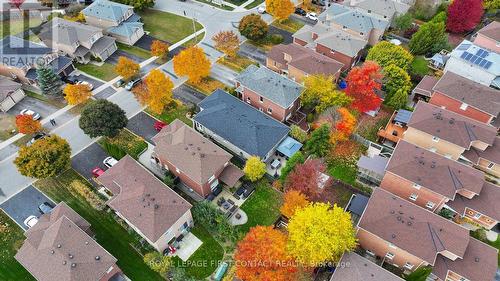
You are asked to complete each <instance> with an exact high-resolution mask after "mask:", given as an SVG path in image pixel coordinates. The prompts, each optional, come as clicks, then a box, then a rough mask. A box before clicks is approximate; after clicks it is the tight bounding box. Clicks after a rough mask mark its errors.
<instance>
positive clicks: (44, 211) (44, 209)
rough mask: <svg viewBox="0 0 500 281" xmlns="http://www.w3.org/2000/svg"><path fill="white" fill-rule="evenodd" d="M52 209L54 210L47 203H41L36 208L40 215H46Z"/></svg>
mask: <svg viewBox="0 0 500 281" xmlns="http://www.w3.org/2000/svg"><path fill="white" fill-rule="evenodd" d="M52 209H54V207H53V206H52V205H51V204H50V203H49V202H43V203H42V204H40V206H38V210H40V212H42V214H48V213H50V212H52Z"/></svg>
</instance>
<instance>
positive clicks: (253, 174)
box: [243, 156, 266, 181]
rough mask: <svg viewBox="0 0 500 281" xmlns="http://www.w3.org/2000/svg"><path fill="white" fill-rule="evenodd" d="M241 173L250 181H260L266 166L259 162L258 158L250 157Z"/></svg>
mask: <svg viewBox="0 0 500 281" xmlns="http://www.w3.org/2000/svg"><path fill="white" fill-rule="evenodd" d="M243 172H245V176H246V177H247V178H248V179H249V180H250V181H257V180H260V179H261V178H262V177H263V176H264V174H265V173H266V164H265V163H263V162H262V161H260V158H259V157H258V156H250V158H248V159H247V162H246V163H245V167H244V168H243Z"/></svg>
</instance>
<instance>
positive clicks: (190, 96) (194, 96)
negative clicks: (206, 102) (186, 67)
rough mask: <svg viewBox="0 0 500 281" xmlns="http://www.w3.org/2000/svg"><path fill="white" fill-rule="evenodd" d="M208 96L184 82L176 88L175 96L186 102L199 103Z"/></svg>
mask: <svg viewBox="0 0 500 281" xmlns="http://www.w3.org/2000/svg"><path fill="white" fill-rule="evenodd" d="M206 97H207V96H205V95H204V94H202V93H200V92H198V91H196V90H195V89H193V88H191V87H188V86H186V85H184V84H182V85H180V86H179V87H177V88H176V89H174V98H176V99H178V100H180V101H182V102H183V103H186V104H192V105H197V104H198V103H199V102H200V101H202V100H203V99H204V98H206Z"/></svg>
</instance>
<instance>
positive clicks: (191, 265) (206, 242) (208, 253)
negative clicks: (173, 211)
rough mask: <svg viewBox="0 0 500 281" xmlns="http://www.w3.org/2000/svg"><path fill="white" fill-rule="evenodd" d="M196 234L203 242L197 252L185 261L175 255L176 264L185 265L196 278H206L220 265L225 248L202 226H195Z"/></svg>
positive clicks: (187, 270)
mask: <svg viewBox="0 0 500 281" xmlns="http://www.w3.org/2000/svg"><path fill="white" fill-rule="evenodd" d="M191 232H192V233H193V234H194V236H196V237H198V239H200V240H201V241H202V242H203V244H202V245H201V246H200V248H198V250H196V252H194V253H193V255H191V257H189V259H188V260H187V262H183V261H182V260H181V259H180V258H178V257H174V265H175V266H177V267H180V266H182V267H184V268H185V269H186V273H187V274H188V275H189V276H191V277H194V278H196V279H205V278H207V277H209V276H210V274H212V273H213V272H214V271H215V270H216V269H217V266H218V265H219V262H220V261H221V260H222V258H223V257H224V249H223V248H222V246H221V245H220V244H219V243H217V241H215V239H214V238H213V237H212V235H210V233H208V231H207V230H206V229H205V228H203V227H202V226H199V225H197V226H195V227H194V228H193V229H191Z"/></svg>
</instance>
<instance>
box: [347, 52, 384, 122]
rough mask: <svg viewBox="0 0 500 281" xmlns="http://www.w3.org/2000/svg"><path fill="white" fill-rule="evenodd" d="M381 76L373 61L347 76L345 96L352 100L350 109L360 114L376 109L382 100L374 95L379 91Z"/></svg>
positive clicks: (354, 69) (353, 70)
mask: <svg viewBox="0 0 500 281" xmlns="http://www.w3.org/2000/svg"><path fill="white" fill-rule="evenodd" d="M381 79H382V74H381V72H380V66H379V65H378V64H377V63H376V62H373V61H367V62H365V63H364V64H363V65H362V66H357V67H354V68H352V69H351V71H349V74H347V78H346V82H347V88H346V90H345V92H346V94H347V95H348V96H349V97H351V98H352V99H353V102H352V103H351V107H352V108H354V109H356V110H357V111H360V112H367V111H370V110H375V109H377V108H378V107H379V106H380V104H381V102H382V99H381V98H380V97H379V96H377V94H376V93H375V91H376V90H380V88H381V84H380V80H381Z"/></svg>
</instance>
